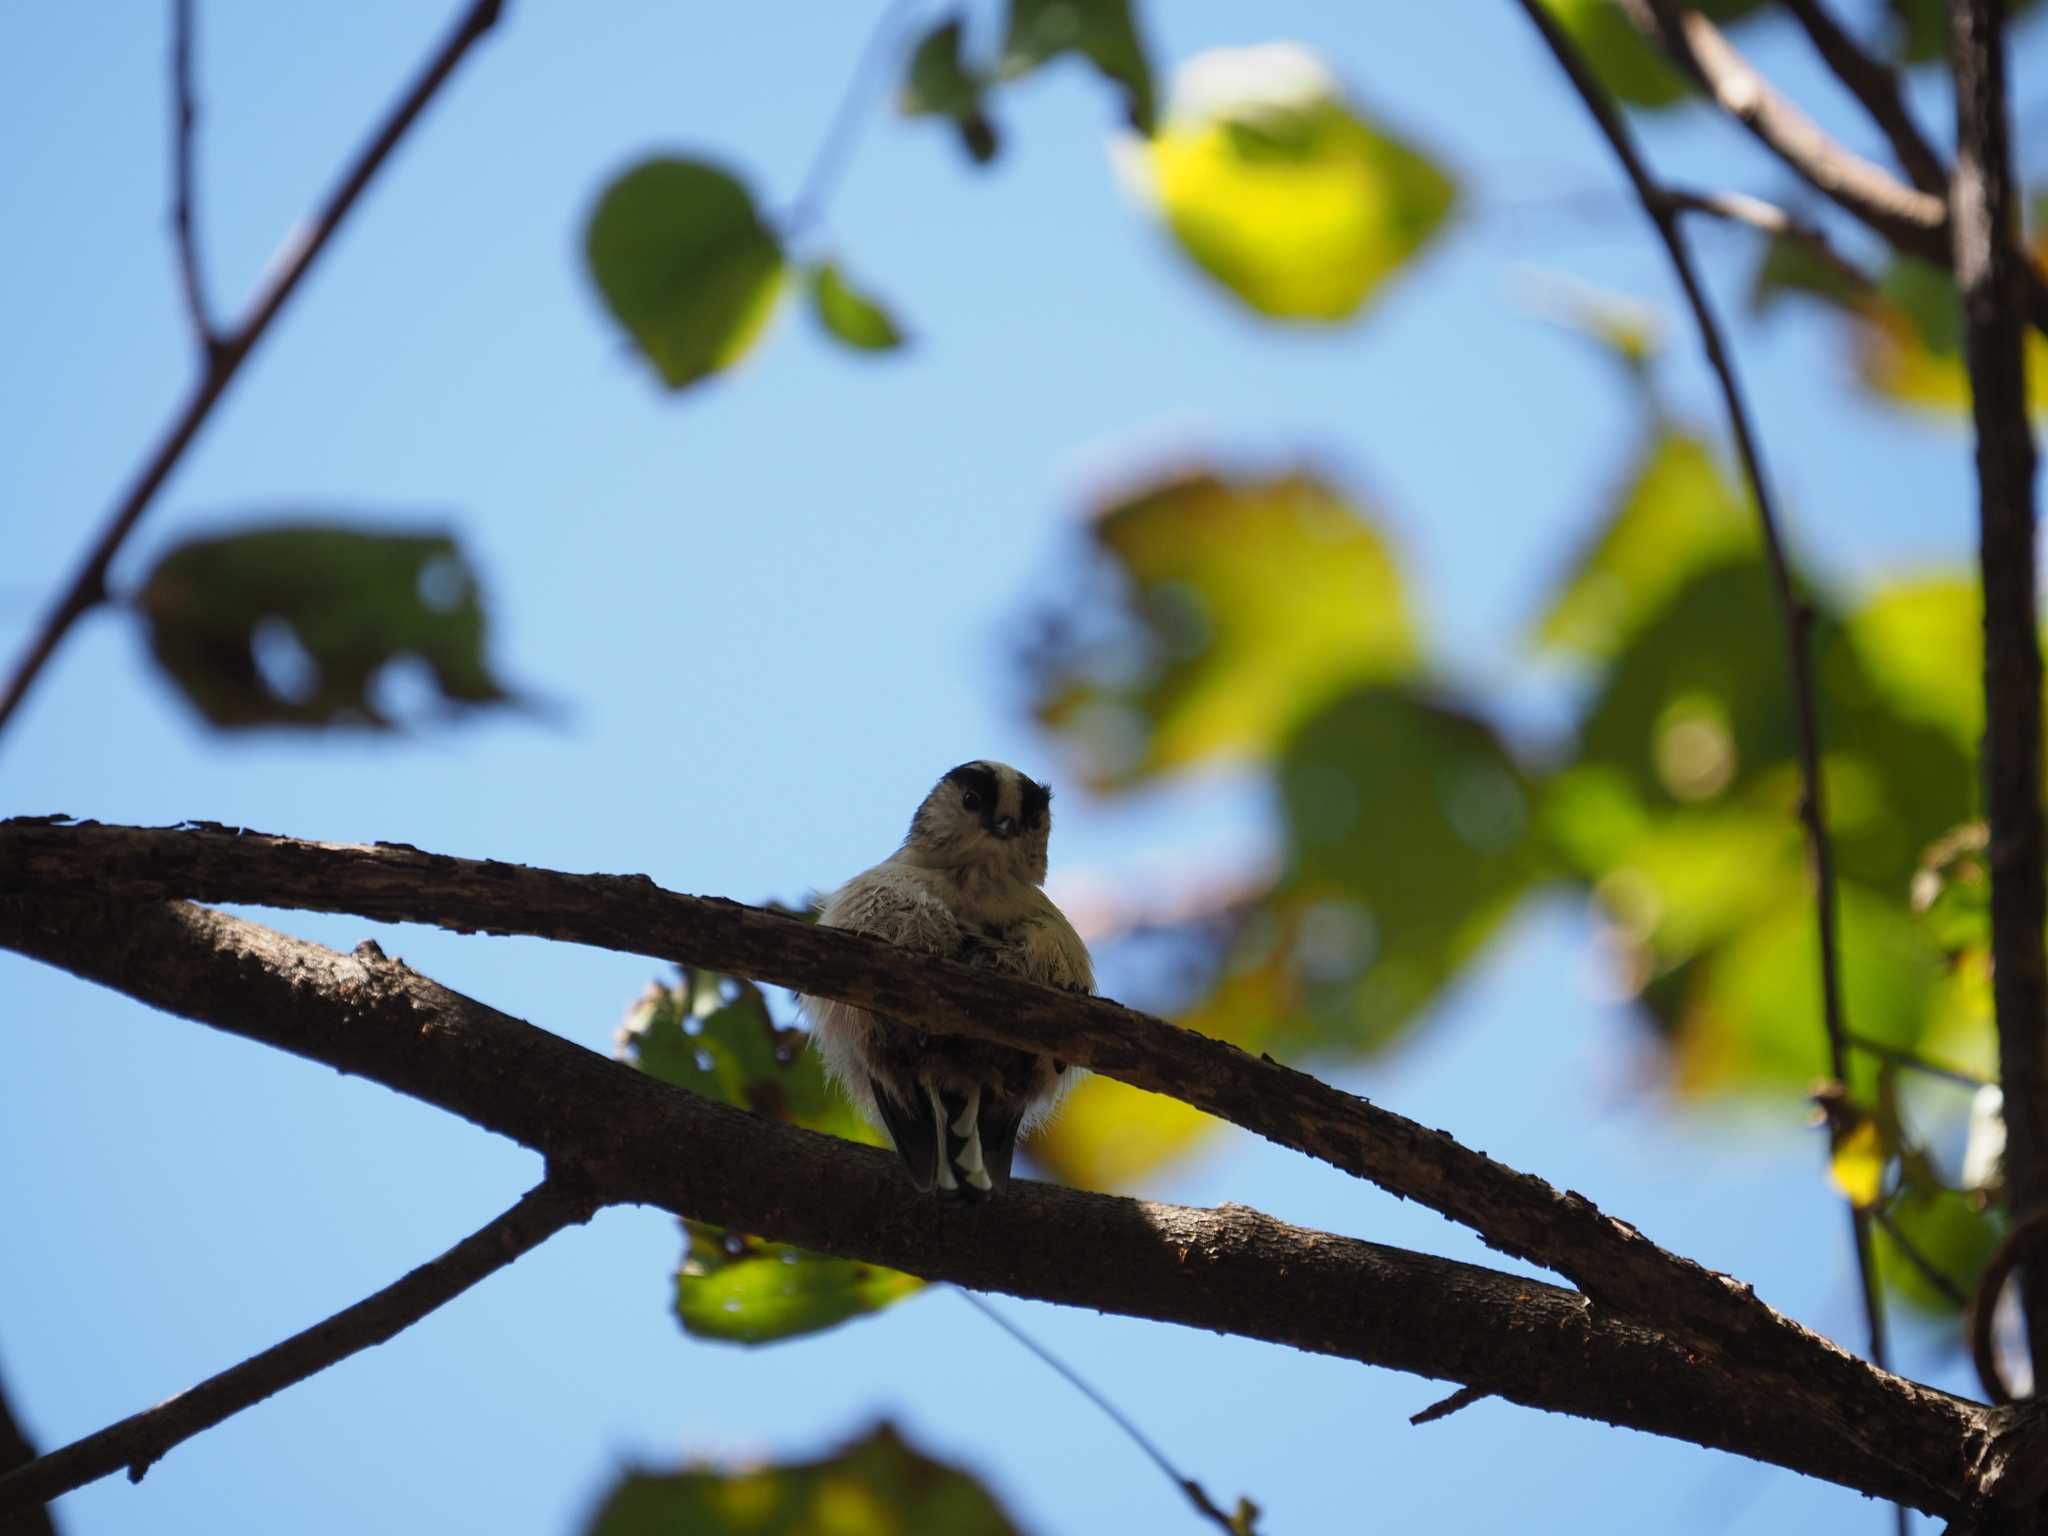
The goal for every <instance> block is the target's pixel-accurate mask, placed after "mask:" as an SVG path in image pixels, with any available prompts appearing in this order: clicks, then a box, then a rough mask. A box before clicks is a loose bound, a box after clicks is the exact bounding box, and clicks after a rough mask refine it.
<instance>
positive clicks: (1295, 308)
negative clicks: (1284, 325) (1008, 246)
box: [1128, 44, 1454, 323]
mask: <svg viewBox="0 0 2048 1536" xmlns="http://www.w3.org/2000/svg"><path fill="white" fill-rule="evenodd" d="M1128 160H1129V163H1130V164H1131V165H1132V166H1133V167H1134V169H1135V170H1137V171H1138V173H1139V174H1140V177H1141V179H1142V181H1143V182H1144V184H1145V186H1146V188H1147V190H1148V191H1149V193H1150V194H1151V196H1152V197H1153V198H1154V200H1155V201H1156V202H1157V205H1158V207H1159V210H1160V212H1161V213H1162V215H1163V216H1164V217H1165V219H1166V222H1167V225H1168V227H1169V228H1170V229H1171V230H1172V232H1173V235H1174V238H1175V239H1176V240H1177V241H1178V242H1179V243H1180V246H1181V249H1182V250H1183V251H1185V252H1186V253H1187V255H1188V256H1189V257H1190V258H1192V259H1193V260H1194V262H1195V263H1196V264H1197V265H1198V266H1200V267H1201V269H1202V270H1203V271H1204V272H1206V273H1208V275H1209V276H1211V277H1212V278H1214V279H1215V280H1216V281H1217V282H1218V283H1220V284H1222V285H1223V286H1224V287H1225V288H1226V289H1228V290H1229V291H1230V292H1231V293H1232V294H1234V295H1235V296H1236V297H1237V298H1239V299H1241V300H1243V301H1244V303H1246V304H1247V305H1249V306H1250V307H1251V308H1252V309H1253V310H1255V311H1257V312H1258V313H1259V314H1262V315H1265V316H1268V317H1269V318H1272V319H1278V320H1292V321H1305V322H1322V323H1330V322H1335V321H1340V320H1346V319H1349V318H1350V317H1351V316H1353V315H1355V314H1357V313H1358V312H1359V311H1360V310H1361V309H1362V308H1363V307H1364V306H1365V304H1366V302H1367V300H1369V299H1370V298H1371V297H1372V296H1373V294H1374V293H1375V292H1376V291H1377V290H1378V288H1379V287H1380V285H1381V284H1382V283H1383V282H1385V280H1386V279H1387V278H1388V277H1389V276H1391V275H1392V274H1393V273H1394V272H1395V271H1396V270H1397V269H1398V268H1400V267H1401V266H1402V265H1403V264H1404V263H1406V262H1407V261H1408V260H1409V258H1410V257H1412V256H1413V255H1415V253H1416V252H1417V251H1419V250H1420V249H1421V248H1422V247H1423V245H1424V244H1426V243H1427V242H1428V240H1429V239H1430V237H1431V236H1432V235H1434V234H1435V233H1436V231H1437V230H1438V228H1439V227H1440V226H1441V225H1442V224H1443V221H1444V218H1445V216H1446V215H1447V214H1448V213H1449V212H1450V208H1451V203H1452V200H1453V196H1454V188H1453V185H1452V183H1451V179H1450V177H1449V176H1447V175H1446V174H1445V173H1444V172H1443V171H1442V170H1440V169H1438V167H1437V166H1436V165H1435V164H1434V163H1432V162H1431V161H1430V160H1429V159H1428V158H1426V157H1425V156H1424V155H1423V154H1422V153H1421V152H1420V151H1419V150H1417V149H1415V148H1413V147H1412V146H1410V145H1408V144H1406V143H1404V142H1403V141H1402V140H1400V139H1398V138H1396V137H1395V136H1393V135H1392V134H1390V133H1387V132H1385V131H1384V130H1382V129H1380V128H1378V127H1376V126H1374V125H1373V124H1372V123H1370V122H1368V121H1367V120H1366V118H1365V117H1364V116H1363V114H1361V113H1360V112H1358V111H1357V109H1356V108H1354V107H1353V106H1352V105H1351V104H1350V103H1349V102H1348V101H1347V100H1346V99H1345V98H1344V95H1343V92H1342V90H1341V88H1340V87H1339V86H1338V84H1337V81H1336V78H1335V76H1333V75H1332V74H1331V73H1330V71H1329V69H1328V68H1327V67H1326V66H1325V65H1324V64H1323V62H1322V61H1321V60H1320V59H1319V58H1317V57H1316V56H1315V55H1313V54H1311V53H1309V52H1308V51H1307V50H1306V49H1303V48H1300V47H1296V46H1294V45H1292V44H1268V45H1266V46H1264V47H1259V48H1245V49H1224V50H1217V51H1215V52H1212V53H1207V54H1202V55H1200V56H1198V57H1197V58H1195V59H1193V60H1191V61H1189V63H1188V64H1187V66H1186V67H1185V68H1184V69H1183V70H1182V72H1181V74H1180V75H1179V76H1178V77H1177V79H1176V84H1175V94H1174V103H1173V109H1172V111H1171V112H1170V113H1169V114H1168V116H1167V120H1166V122H1165V123H1164V125H1163V126H1162V127H1161V129H1160V131H1159V133H1158V135H1157V136H1156V137H1155V138H1153V139H1152V140H1150V141H1149V142H1147V143H1143V144H1140V145H1137V146H1134V147H1132V148H1131V149H1130V150H1129V153H1128Z"/></svg>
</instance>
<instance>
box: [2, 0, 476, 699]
mask: <svg viewBox="0 0 2048 1536" xmlns="http://www.w3.org/2000/svg"><path fill="white" fill-rule="evenodd" d="M188 4H189V0H180V10H179V20H178V27H177V34H176V39H175V41H174V43H173V50H172V51H173V69H174V71H175V73H176V75H177V78H178V84H179V98H180V99H179V106H178V162H177V164H178V172H177V192H176V203H175V207H174V212H173V221H174V223H175V224H176V225H177V227H178V229H179V233H180V240H179V250H180V265H181V270H182V271H184V273H185V285H186V294H187V304H188V307H190V308H191V309H192V313H193V319H194V324H195V325H196V326H198V327H199V328H200V330H201V333H202V335H203V336H206V337H208V338H211V344H210V345H208V346H207V347H206V349H205V352H206V364H205V367H204V368H202V369H201V371H200V374H199V377H198V379H197V380H195V381H194V383H193V385H192V389H191V392H190V394H188V395H187V396H186V399H185V403H184V405H183V406H181V407H180V408H179V410H178V413H177V415H176V416H175V417H173V418H172V420H171V422H170V424H169V425H168V426H167V427H166V428H165V429H164V432H163V435H162V436H161V437H160V438H159V439H158V441H157V444H156V446H155V447H154V448H153V449H151V450H150V453H149V457H148V458H147V459H146V460H145V461H144V462H143V465H142V468H141V470H140V472H139V473H138V474H137V475H136V477H135V479H134V481H133V482H132V483H131V484H130V485H129V487H128V489H127V490H126V491H125V492H123V493H122V496H121V499H120V500H119V501H118V502H116V503H115V505H114V508H113V510H112V512H111V513H110V514H109V515H108V518H107V522H106V525H105V527H103V528H102V529H101V530H100V535H99V537H98V538H97V539H96V540H95V541H94V542H93V546H92V548H91V550H89V551H88V552H87V554H86V557H85V560H84V562H83V563H82V564H81V565H80V566H79V568H78V571H77V574H76V575H74V576H73V577H72V579H71V582H70V584H69V585H68V586H66V587H65V589H64V591H63V593H62V595H61V596H59V597H58V599H57V601H56V603H55V604H54V606H52V608H51V609H50V612H49V614H48V615H47V616H46V617H45V618H44V620H43V622H42V625H41V627H40V628H39V629H38V630H37V631H36V634H35V637H34V638H33V639H32V640H31V641H30V642H29V645H28V647H27V649H26V650H25V651H24V652H23V653H22V657H21V660H20V661H19V662H18V663H17V664H16V666H15V669H14V672H13V674H12V675H11V676H10V677H9V678H8V680H7V685H6V688H5V690H4V691H0V731H4V730H5V729H6V726H7V723H8V721H10V720H11V719H12V718H13V717H14V713H15V711H16V710H17V709H19V708H20V707H21V701H22V700H23V698H25V697H26V696H27V694H28V691H29V688H30V687H31V686H32V685H33V684H34V683H35V680H36V678H37V677H38V676H40V675H41V673H42V671H43V668H44V667H45V666H47V665H48V664H49V661H50V658H51V657H52V656H53V655H55V654H56V650H57V647H58V645H59V644H61V643H62V642H63V639H64V637H65V636H66V635H67V634H69V633H70V631H71V627H72V626H73V625H74V624H76V623H77V622H78V621H79V619H80V618H82V617H83V616H84V615H85V614H86V613H87V612H89V611H90V610H91V609H93V608H95V607H97V606H98V605H99V604H101V603H103V602H105V601H106V597H107V571H108V569H109V567H110V566H111V565H112V564H113V560H114V556H115V554H116V553H117V552H118V551H119V550H120V548H121V546H122V544H123V543H124V542H125V541H126V540H127V538H128V535H129V534H130V533H131V532H132V531H133V530H134V528H135V525H136V523H137V522H138V521H140V520H141V518H142V514H143V513H144V512H146V511H148V510H149V507H150V504H151V503H152V502H154V501H155V499H156V495H157V492H159V491H160V490H162V489H163V486H164V482H165V481H167V480H168V479H169V478H170V476H171V472H172V471H173V470H174V469H176V468H177V467H178V464H179V461H180V460H182V459H183V458H184V456H185V450H186V449H188V448H190V447H191V446H192V443H193V441H194V439H196V438H197V437H198V436H199V432H200V429H201V428H203V427H204V426H205V425H206V423H207V421H208V419H209V418H210V417H211V416H212V415H213V410H214V407H215V406H216V405H218V404H219V402H220V398H221V396H222V395H224V394H225V393H226V392H227V388H228V385H229V384H231V383H233V382H234V378H235V375H236V374H237V373H238V372H240V371H241V367H242V364H243V363H244V362H246V361H247V360H248V357H249V354H250V353H251V352H252V351H254V350H255V347H256V344H257V343H258V342H259V341H261V340H262V339H263V336H264V334H265V333H266V332H267V331H268V330H269V329H270V325H271V322H272V321H274V320H275V319H276V318H277V316H278V312H279V311H280V310H282V309H283V308H284V306H285V302H286V301H287V300H288V299H290V298H291V296H292V294H293V293H294V292H295V291H296V290H297V289H298V286H299V283H300V282H301V280H302V279H304V277H305V275H306V273H307V272H308V271H309V270H310V269H311V267H312V265H313V263H314V261H315V260H317V259H318V257H319V255H320V253H321V252H322V251H323V250H325V249H326V248H327V244H328V242H329V241H330V240H331V239H332V238H333V236H334V232H335V231H336V230H337V229H339V228H340V227H341V224H342V221H343V220H344V219H346V218H347V217H348V215H349V212H350V210H351V209H353V208H354V207H355V205H356V201H357V199H359V198H360V197H361V196H362V194H363V189H364V188H366V187H367V186H369V184H370V182H371V180H372V179H373V178H374V177H375V176H376V174H377V172H378V171H379V170H380V169H382V167H383V165H384V163H385V162H386V161H387V160H388V159H389V158H390V157H391V152H392V151H393V150H394V149H396V148H397V147H398V144H399V141H400V140H402V139H403V138H404V137H405V135H406V132H407V130H408V129H410V128H411V127H412V125H413V123H414V122H415V121H416V120H417V119H418V117H419V115H420V113H421V112H422V111H424V110H425V109H426V106H427V103H428V102H430V101H432V100H433V99H434V97H435V95H436V94H437V93H438V92H439V91H440V89H441V87H442V86H443V85H445V84H446V83H447V82H448V79H449V77H450V76H451V75H453V74H454V73H455V69H456V66H457V65H459V64H460V63H461V62H462V61H463V59H464V58H465V57H466V56H467V55H468V53H469V50H470V48H471V47H472V46H473V45H474V44H475V43H476V42H477V40H478V39H479V38H481V37H482V36H483V35H484V34H485V33H486V32H488V31H490V29H491V28H492V26H494V25H495V24H496V23H497V20H498V15H499V11H500V9H501V8H502V5H503V0H472V3H471V4H470V6H469V8H468V9H467V10H466V11H465V12H464V13H463V16H462V19H461V20H460V21H459V22H457V23H456V26H455V30H454V31H453V32H452V33H451V34H450V35H449V36H448V38H447V40H446V41H445V42H443V43H442V45H441V47H440V48H439V49H438V50H437V51H436V52H435V54H434V55H433V57H432V58H431V59H430V60H429V61H428V62H427V65H426V67H425V69H423V70H422V71H421V72H420V75H419V78H418V79H417V80H415V81H414V82H413V84H412V86H411V88H410V89H409V90H407V92H406V93H405V95H404V96H403V97H402V98H401V99H400V100H399V102H398V104H397V105H396V106H394V107H393V108H392V109H391V113H390V115H389V116H388V117H386V118H385V119H384V122H383V123H382V124H381V125H380V126H379V127H378V129H377V131H376V132H375V133H374V134H372V135H371V136H370V138H369V139H368V140H367V141H366V142H365V143H364V144H363V146H362V148H361V149H359V150H358V151H357V152H356V157H355V159H354V160H353V161H352V162H351V163H350V165H349V166H348V168H347V170H346V171H344V172H343V174H342V177H341V180H340V182H339V183H337V184H336V186H335V188H334V190H333V191H332V192H330V193H329V194H328V197H327V201H326V202H325V203H324V204H323V205H322V206H321V208H320V210H319V212H318V213H317V214H315V215H314V216H313V218H312V220H311V222H310V223H309V224H306V225H302V226H301V227H299V228H298V229H295V230H294V231H292V233H291V234H289V235H288V236H287V237H286V239H285V242H284V245H283V246H282V248H281V249H280V250H279V252H278V255H277V258H276V259H275V260H274V262H273V263H272V267H271V276H270V278H269V280H268V281H267V282H266V283H265V285H264V287H263V289H262V290H261V291H260V292H259V293H258V294H257V295H256V298H255V300H254V301H253V302H252V303H251V304H250V306H249V310H248V313H247V314H246V316H245V317H244V318H243V320H242V321H241V323H240V324H239V325H237V326H236V327H235V328H234V329H233V330H232V331H229V332H227V333H225V334H221V335H216V334H215V333H214V332H213V331H212V329H211V325H210V322H208V321H207V319H206V311H205V308H204V302H203V298H202V297H201V294H200V290H199V287H198V282H199V275H198V258H197V255H196V252H195V249H194V242H193V240H192V238H191V236H190V234H189V224H190V219H191V210H190V206H189V200H190V182H191V166H190V159H191V153H192V145H191V125H190V122H189V120H188V119H187V117H186V112H187V111H188V109H191V101H190V96H189V80H188V75H189V69H190V61H189V57H188V53H189V46H190V36H189V28H188V25H187V23H188V21H189V17H187V16H186V14H185V11H186V7H187V5H188Z"/></svg>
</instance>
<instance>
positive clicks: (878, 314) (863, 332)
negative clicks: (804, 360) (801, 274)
mask: <svg viewBox="0 0 2048 1536" xmlns="http://www.w3.org/2000/svg"><path fill="white" fill-rule="evenodd" d="M810 276H811V304H812V307H813V309H814V310H815V311H816V313H817V316H818V320H819V323H820V324H822V325H823V326H824V327H825V330H826V332H827V333H828V334H829V335H831V336H833V337H835V338H837V339H838V340H840V341H842V342H844V343H845V344H846V345H847V346H849V347H851V348H853V349H854V350H855V351H857V352H893V351H894V350H896V348H898V347H900V346H902V345H903V332H902V331H901V330H900V329H899V328H898V327H897V324H896V320H895V317H894V316H893V315H891V314H890V313H889V311H888V310H886V309H884V308H883V307H882V306H881V304H879V303H877V302H876V301H875V300H874V299H871V298H869V297H868V296H867V295H866V294H864V293H862V292H861V291H860V290H859V289H858V288H856V287H854V286H853V284H851V283H849V282H848V281H847V280H846V274H845V273H843V272H841V271H840V270H839V267H838V265H837V264H836V263H833V262H829V261H828V262H825V263H824V264H823V265H821V266H818V267H816V268H813V269H812V271H811V274H810Z"/></svg>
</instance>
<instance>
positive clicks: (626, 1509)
mask: <svg viewBox="0 0 2048 1536" xmlns="http://www.w3.org/2000/svg"><path fill="white" fill-rule="evenodd" d="M685 1532H687V1533H689V1536H913V1533H922V1532H934V1533H936V1532H944V1533H945V1536H1017V1527H1016V1526H1015V1525H1013V1524H1012V1523H1011V1521H1010V1519H1009V1517H1008V1516H1007V1515H1006V1514H1005V1513H1004V1512H1003V1508H1002V1506H1001V1505H1000V1504H998V1503H997V1502H996V1500H995V1498H994V1496H993V1495H991V1494H990V1493H989V1492H988V1490H987V1489H985V1488H983V1487H982V1485H981V1484H980V1483H979V1482H978V1481H977V1480H976V1479H975V1478H973V1477H972V1476H970V1475H969V1474H968V1473H966V1472H962V1471H961V1470H959V1469H958V1468H957V1467H953V1466H949V1465H948V1464H946V1463H945V1462H941V1461H934V1460H932V1459H931V1458H930V1457H928V1456H924V1455H922V1454H920V1453H919V1452H917V1451H915V1450H913V1449H912V1448H911V1447H910V1446H909V1445H908V1444H907V1443H906V1442H905V1441H904V1440H903V1438H902V1437H901V1436H900V1435H898V1434H897V1432H896V1431H895V1430H894V1429H893V1428H891V1427H890V1426H889V1425H888V1424H881V1425H878V1426H876V1428H875V1429H874V1431H873V1432H872V1433H870V1434H868V1435H867V1436H866V1437H864V1438H862V1439H859V1440H856V1441H853V1442H852V1443H850V1444H848V1445H847V1446H846V1447H844V1448H843V1449H842V1450H840V1451H839V1452H838V1453H837V1454H836V1455H833V1456H830V1457H827V1458H825V1459H824V1460H822V1461H813V1462H793V1463H787V1464H784V1465H780V1466H764V1467H756V1468H753V1469H750V1470H746V1471H733V1472H718V1471H713V1470H710V1469H708V1468H704V1469H698V1470H692V1471H684V1472H668V1473H657V1472H631V1473H628V1474H627V1475H626V1476H625V1477H623V1478H621V1479H620V1480H619V1481H618V1482H617V1483H615V1484H614V1485H613V1487H612V1489H611V1492H610V1493H608V1494H607V1495H606V1496H605V1501H604V1503H603V1505H602V1506H601V1507H600V1508H599V1509H598V1511H597V1514H596V1516H595V1517H594V1518H593V1519H592V1521H591V1522H590V1525H589V1527H588V1529H587V1532H586V1536H680V1533H685Z"/></svg>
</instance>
